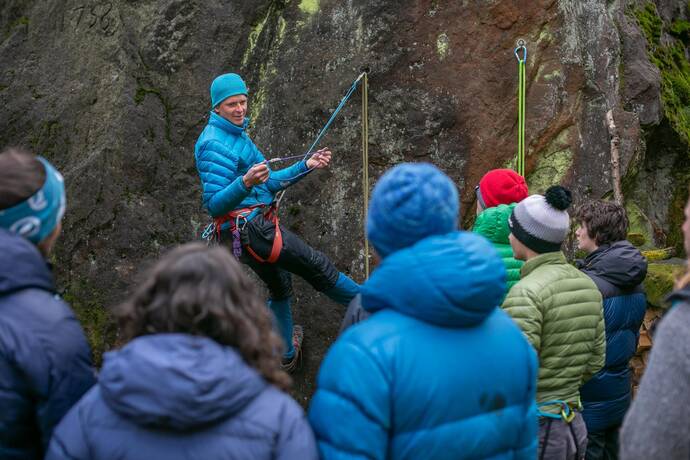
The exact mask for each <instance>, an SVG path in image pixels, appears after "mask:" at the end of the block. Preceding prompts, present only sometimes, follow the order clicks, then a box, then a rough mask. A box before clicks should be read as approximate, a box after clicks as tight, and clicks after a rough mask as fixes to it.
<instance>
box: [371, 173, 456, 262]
mask: <svg viewBox="0 0 690 460" xmlns="http://www.w3.org/2000/svg"><path fill="white" fill-rule="evenodd" d="M459 213H460V203H459V201H458V191H457V189H456V188H455V184H454V183H453V181H452V180H451V179H450V178H449V177H448V176H446V175H445V174H444V173H443V172H441V170H439V169H438V168H437V167H436V166H434V165H432V164H430V163H403V164H400V165H398V166H396V167H394V168H392V169H391V170H389V171H388V172H386V173H385V174H384V175H383V176H382V177H381V179H379V181H378V183H377V184H376V187H374V192H373V193H372V196H371V203H370V204H369V214H368V215H367V224H366V225H367V237H368V238H369V240H370V241H371V244H372V245H373V246H374V248H375V249H376V252H378V254H379V255H380V256H381V257H386V256H388V255H389V254H391V253H393V252H395V251H397V250H399V249H403V248H405V247H408V246H412V245H413V244H415V243H416V242H417V241H419V240H421V239H424V238H426V237H428V236H431V235H442V234H445V233H449V232H452V231H453V230H457V228H458V216H459Z"/></svg>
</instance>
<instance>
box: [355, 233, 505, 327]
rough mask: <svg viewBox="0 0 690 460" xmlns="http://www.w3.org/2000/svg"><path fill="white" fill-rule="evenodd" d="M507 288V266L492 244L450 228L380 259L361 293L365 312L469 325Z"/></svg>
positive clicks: (479, 319)
mask: <svg viewBox="0 0 690 460" xmlns="http://www.w3.org/2000/svg"><path fill="white" fill-rule="evenodd" d="M505 290H506V269H505V265H504V264H503V261H502V260H501V258H500V257H499V256H498V253H497V252H496V250H495V249H494V247H493V246H492V245H491V243H490V242H489V241H488V240H487V239H486V238H484V237H482V236H479V235H477V234H474V233H469V232H463V231H454V232H451V233H447V234H445V235H438V236H432V237H429V238H425V239H423V240H421V241H419V242H418V243H417V244H415V245H413V246H411V247H407V248H404V249H402V250H400V251H397V252H394V253H393V254H391V255H389V256H388V257H386V258H384V259H383V260H382V261H381V264H380V265H379V267H378V268H377V269H376V270H375V271H374V272H373V273H372V275H371V278H370V279H369V280H368V281H367V282H366V283H365V284H364V285H363V286H362V291H361V293H362V306H363V307H364V309H365V310H367V311H369V312H375V311H378V310H381V309H385V308H389V309H392V310H395V311H398V312H400V313H402V314H405V315H408V316H412V317H414V318H417V319H419V320H421V321H424V322H427V323H431V324H434V325H437V326H443V327H470V326H474V325H476V324H479V323H481V322H482V321H484V319H485V318H486V317H487V316H489V315H490V314H491V312H492V311H493V310H494V308H496V307H497V306H498V305H499V304H500V302H501V299H502V298H503V296H504V294H505ZM393 292H394V293H395V295H391V293H393Z"/></svg>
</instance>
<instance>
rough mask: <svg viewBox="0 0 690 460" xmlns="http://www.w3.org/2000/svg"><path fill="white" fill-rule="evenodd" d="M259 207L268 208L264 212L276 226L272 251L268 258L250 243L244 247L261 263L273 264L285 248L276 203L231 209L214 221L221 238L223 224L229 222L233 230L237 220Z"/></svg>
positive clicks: (235, 227)
mask: <svg viewBox="0 0 690 460" xmlns="http://www.w3.org/2000/svg"><path fill="white" fill-rule="evenodd" d="M257 208H262V209H263V208H268V210H267V211H266V212H265V213H264V216H265V217H266V218H267V219H268V220H270V221H271V222H273V225H274V227H275V235H274V236H273V246H272V247H271V253H270V254H269V255H268V257H267V258H266V259H264V258H262V257H261V256H259V255H258V254H257V253H256V252H255V251H254V250H253V249H252V248H251V246H249V245H248V244H245V245H244V248H245V249H246V250H247V252H248V253H249V254H250V255H251V256H252V257H254V259H256V260H257V262H260V263H262V264H263V263H267V264H273V263H276V262H277V261H278V258H279V257H280V251H281V250H282V249H283V234H282V233H281V232H280V220H279V219H278V208H277V206H276V205H275V203H274V204H271V205H270V206H267V205H265V204H256V205H253V206H249V207H247V208H242V209H236V210H234V211H230V212H229V213H227V214H226V215H224V216H221V217H217V218H216V219H214V222H215V224H216V233H217V234H218V237H219V238H220V228H221V226H222V225H223V224H224V223H226V222H229V223H230V229H231V230H232V231H234V230H236V229H237V221H238V220H239V219H241V218H244V219H246V217H247V216H248V215H249V214H251V213H252V212H253V211H254V210H255V209H257Z"/></svg>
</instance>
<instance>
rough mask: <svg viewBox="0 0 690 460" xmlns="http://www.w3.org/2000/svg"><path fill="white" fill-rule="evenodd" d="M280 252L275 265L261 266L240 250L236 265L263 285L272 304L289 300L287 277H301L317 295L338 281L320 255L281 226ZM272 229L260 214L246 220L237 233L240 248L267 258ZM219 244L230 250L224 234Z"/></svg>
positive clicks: (227, 234)
mask: <svg viewBox="0 0 690 460" xmlns="http://www.w3.org/2000/svg"><path fill="white" fill-rule="evenodd" d="M280 231H281V233H282V236H283V248H282V250H281V251H280V257H278V260H277V261H276V262H275V263H272V264H271V263H261V262H259V261H258V260H256V259H255V258H254V257H252V255H251V254H249V253H248V252H247V250H246V249H245V248H244V247H243V248H242V255H241V256H240V261H241V262H242V263H244V264H246V265H248V266H249V267H250V268H251V269H252V270H253V271H254V272H255V273H256V274H257V275H258V276H259V278H261V280H262V281H263V282H264V283H266V286H267V287H268V291H269V295H270V297H271V299H273V300H283V299H287V298H289V297H291V296H292V277H291V273H294V274H296V275H298V276H301V277H302V278H303V279H304V280H305V281H307V282H308V283H309V284H311V285H312V286H313V287H314V289H316V290H317V291H321V292H323V291H327V290H329V289H331V288H332V287H334V286H335V284H336V282H337V281H338V275H339V272H338V269H336V268H335V265H333V262H331V260H330V259H329V258H328V257H327V256H326V255H325V254H324V253H322V252H321V251H317V250H316V249H314V248H312V247H311V246H309V245H308V244H307V243H305V242H304V241H303V240H302V239H301V238H300V237H299V236H297V235H295V234H294V233H292V232H291V231H290V230H288V229H286V228H285V227H283V226H282V225H281V226H280ZM274 235H275V227H274V225H273V222H271V221H270V220H267V219H266V218H265V217H264V216H263V215H262V214H259V215H257V216H256V217H254V218H253V219H252V220H250V221H249V222H248V223H247V225H245V226H244V228H243V229H242V231H241V239H242V244H243V246H244V245H245V244H249V246H251V248H252V250H253V251H254V252H256V253H257V255H258V256H259V257H261V258H264V259H266V258H268V256H269V254H270V253H271V248H272V247H273V238H274ZM221 242H222V244H225V245H226V246H228V247H229V248H230V249H232V234H231V232H230V231H227V230H226V231H224V232H223V233H222V234H221Z"/></svg>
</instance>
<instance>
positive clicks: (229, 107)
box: [213, 94, 247, 126]
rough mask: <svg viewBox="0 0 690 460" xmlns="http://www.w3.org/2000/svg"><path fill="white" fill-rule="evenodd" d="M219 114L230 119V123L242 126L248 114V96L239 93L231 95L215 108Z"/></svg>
mask: <svg viewBox="0 0 690 460" xmlns="http://www.w3.org/2000/svg"><path fill="white" fill-rule="evenodd" d="M213 110H214V111H215V112H216V113H217V114H218V115H220V116H221V117H223V118H225V119H226V120H228V121H229V122H230V123H232V124H234V125H237V126H242V125H243V124H244V118H245V116H246V115H247V96H245V95H244V94H238V95H237V96H230V97H229V98H227V99H225V100H224V101H223V102H221V103H220V104H218V105H217V106H216V108H215V109H213Z"/></svg>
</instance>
